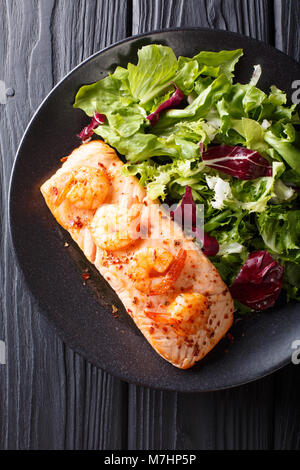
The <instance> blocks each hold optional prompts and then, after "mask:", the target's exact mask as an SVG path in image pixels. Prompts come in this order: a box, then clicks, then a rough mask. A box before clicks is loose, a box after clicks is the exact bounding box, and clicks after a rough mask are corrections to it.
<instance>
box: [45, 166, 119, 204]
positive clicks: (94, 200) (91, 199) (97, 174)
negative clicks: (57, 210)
mask: <svg viewBox="0 0 300 470" xmlns="http://www.w3.org/2000/svg"><path fill="white" fill-rule="evenodd" d="M109 188H110V182H109V179H108V176H107V175H106V174H105V173H104V172H103V171H102V170H101V169H100V168H93V167H81V168H78V169H74V170H73V171H71V172H69V173H63V174H62V175H61V178H60V180H59V181H58V184H57V185H56V187H54V188H52V189H53V195H54V200H53V202H54V204H55V206H56V207H58V206H60V205H61V204H62V202H63V201H64V200H65V199H67V200H68V201H69V202H70V203H71V204H73V205H74V206H75V207H76V208H77V209H82V210H95V209H97V207H99V206H100V205H101V204H103V203H104V201H105V200H106V198H107V195H108V192H109Z"/></svg>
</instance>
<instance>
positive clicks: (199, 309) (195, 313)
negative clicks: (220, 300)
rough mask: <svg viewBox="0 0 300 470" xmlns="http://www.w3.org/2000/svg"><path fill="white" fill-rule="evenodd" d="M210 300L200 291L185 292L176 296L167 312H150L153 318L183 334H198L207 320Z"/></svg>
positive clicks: (149, 316)
mask: <svg viewBox="0 0 300 470" xmlns="http://www.w3.org/2000/svg"><path fill="white" fill-rule="evenodd" d="M208 312H209V302H208V299H207V297H205V296H204V295H202V294H199V293H185V294H180V295H178V296H177V297H176V299H175V300H174V302H172V303H171V305H169V307H168V308H167V309H166V311H165V312H148V311H146V312H145V313H146V315H147V316H148V318H151V320H154V321H155V322H157V323H161V324H163V325H168V326H171V327H173V328H174V329H175V330H176V331H177V333H178V334H179V335H181V336H185V335H193V334H196V333H197V332H198V331H199V329H200V328H201V327H203V326H204V325H205V323H206V321H207V318H208Z"/></svg>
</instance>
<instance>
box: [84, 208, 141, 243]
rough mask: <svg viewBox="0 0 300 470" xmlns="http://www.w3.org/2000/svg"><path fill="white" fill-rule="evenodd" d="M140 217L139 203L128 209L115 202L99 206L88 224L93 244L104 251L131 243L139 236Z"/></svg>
mask: <svg viewBox="0 0 300 470" xmlns="http://www.w3.org/2000/svg"><path fill="white" fill-rule="evenodd" d="M140 217H141V205H140V204H133V205H132V206H131V207H130V208H129V209H125V208H124V207H122V206H118V205H116V204H106V205H103V206H101V207H99V209H98V210H97V212H96V214H95V216H94V218H93V220H92V222H91V226H90V228H91V233H92V237H93V239H94V242H95V244H96V245H97V246H98V247H99V248H102V249H103V250H106V251H117V250H121V249H124V248H127V247H128V246H130V245H133V244H134V243H135V242H136V240H137V239H138V238H139V237H140V234H139V228H140Z"/></svg>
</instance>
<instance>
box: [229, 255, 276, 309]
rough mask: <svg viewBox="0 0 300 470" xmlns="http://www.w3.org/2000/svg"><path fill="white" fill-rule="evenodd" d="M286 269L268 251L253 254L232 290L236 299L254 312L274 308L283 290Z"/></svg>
mask: <svg viewBox="0 0 300 470" xmlns="http://www.w3.org/2000/svg"><path fill="white" fill-rule="evenodd" d="M283 274H284V267H283V266H281V264H279V263H278V262H277V261H276V260H274V258H272V256H271V255H270V254H269V253H268V252H267V251H256V252H254V253H252V254H251V255H250V256H249V258H248V259H247V261H246V263H245V264H244V266H243V267H242V269H241V271H240V273H239V275H238V276H237V278H236V279H235V281H234V283H233V285H232V286H231V288H230V291H231V294H232V296H233V298H234V299H236V300H238V301H239V302H241V303H242V304H244V305H247V306H248V307H250V308H252V309H253V310H257V311H261V310H267V309H268V308H271V307H273V305H274V304H275V302H276V300H277V299H278V296H279V294H280V291H281V288H282V279H283Z"/></svg>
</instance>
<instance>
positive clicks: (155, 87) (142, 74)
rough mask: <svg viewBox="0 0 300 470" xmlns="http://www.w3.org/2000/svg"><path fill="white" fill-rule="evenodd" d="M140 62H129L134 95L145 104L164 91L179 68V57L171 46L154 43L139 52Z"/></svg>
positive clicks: (129, 76)
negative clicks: (135, 63)
mask: <svg viewBox="0 0 300 470" xmlns="http://www.w3.org/2000/svg"><path fill="white" fill-rule="evenodd" d="M138 58H139V61H138V64H137V65H133V64H128V81H129V86H130V90H131V93H132V96H133V97H134V98H135V99H137V100H139V101H140V103H141V104H142V105H143V104H145V103H147V101H150V100H151V99H153V98H154V97H155V96H156V95H158V94H160V93H161V92H163V90H164V89H165V88H166V87H168V85H169V84H170V81H171V80H173V79H174V78H175V75H176V72H177V70H178V62H177V58H176V56H175V54H174V52H173V51H172V49H171V48H170V47H166V46H161V45H157V44H153V45H150V46H145V47H143V48H142V49H140V50H139V52H138Z"/></svg>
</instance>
